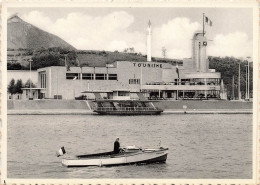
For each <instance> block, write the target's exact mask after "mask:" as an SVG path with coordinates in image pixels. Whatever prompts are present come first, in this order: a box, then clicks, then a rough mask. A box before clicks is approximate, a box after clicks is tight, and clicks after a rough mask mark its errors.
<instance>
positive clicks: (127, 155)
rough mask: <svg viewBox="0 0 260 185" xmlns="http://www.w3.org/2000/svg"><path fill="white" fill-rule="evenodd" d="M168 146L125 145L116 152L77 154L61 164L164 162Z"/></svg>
mask: <svg viewBox="0 0 260 185" xmlns="http://www.w3.org/2000/svg"><path fill="white" fill-rule="evenodd" d="M167 154H168V148H163V147H160V148H156V149H148V148H146V149H145V148H136V147H127V148H124V150H123V151H122V152H120V153H118V154H115V153H114V152H105V153H97V154H88V155H78V156H76V157H75V158H71V159H66V158H64V159H62V165H64V166H66V167H86V166H115V165H129V164H148V163H165V162H166V159H167Z"/></svg>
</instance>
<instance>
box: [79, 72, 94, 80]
mask: <svg viewBox="0 0 260 185" xmlns="http://www.w3.org/2000/svg"><path fill="white" fill-rule="evenodd" d="M82 79H83V80H93V79H94V74H93V73H82Z"/></svg>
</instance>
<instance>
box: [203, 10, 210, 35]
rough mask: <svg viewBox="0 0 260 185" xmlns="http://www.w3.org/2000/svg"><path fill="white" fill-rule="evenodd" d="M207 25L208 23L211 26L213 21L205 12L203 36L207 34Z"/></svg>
mask: <svg viewBox="0 0 260 185" xmlns="http://www.w3.org/2000/svg"><path fill="white" fill-rule="evenodd" d="M205 25H208V26H210V27H211V26H212V21H211V20H210V19H209V18H208V17H207V16H205V13H203V37H204V35H205Z"/></svg>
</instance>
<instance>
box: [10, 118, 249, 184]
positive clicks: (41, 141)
mask: <svg viewBox="0 0 260 185" xmlns="http://www.w3.org/2000/svg"><path fill="white" fill-rule="evenodd" d="M116 137H120V142H121V146H127V145H136V146H142V147H157V146H159V143H160V142H161V145H162V146H164V147H168V148H169V154H168V158H167V161H166V163H165V164H148V165H130V166H117V167H86V168H66V167H63V166H62V165H61V158H57V157H56V151H57V150H58V149H59V148H60V147H61V146H65V149H66V151H67V154H68V155H76V154H85V153H95V152H105V151H111V150H112V149H113V142H114V140H115V139H116ZM67 154H66V155H67ZM7 155H8V159H7V160H8V162H7V168H8V169H7V171H8V172H7V175H8V177H9V178H86V179H87V178H191V179H198V178H216V179H218V178H219V179H224V178H227V179H236V178H239V179H248V178H252V176H251V174H252V114H230V115H228V114H187V115H183V114H163V115H159V116H99V115H10V116H8V154H7Z"/></svg>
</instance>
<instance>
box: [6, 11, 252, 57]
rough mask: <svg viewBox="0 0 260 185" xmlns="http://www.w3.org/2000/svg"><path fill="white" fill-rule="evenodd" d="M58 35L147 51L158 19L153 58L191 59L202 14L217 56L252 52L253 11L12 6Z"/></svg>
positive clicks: (92, 45)
mask: <svg viewBox="0 0 260 185" xmlns="http://www.w3.org/2000/svg"><path fill="white" fill-rule="evenodd" d="M14 13H18V15H19V16H20V17H21V18H22V19H23V20H25V21H27V22H29V23H31V24H33V25H35V26H37V27H39V28H41V29H43V30H45V31H48V32H50V33H53V34H55V35H57V36H59V37H61V38H62V39H64V40H65V41H67V42H68V43H70V44H71V45H73V46H74V47H75V48H77V49H85V50H107V51H114V50H118V51H123V50H124V49H125V48H128V47H134V49H135V51H136V52H141V53H143V54H146V28H147V23H148V21H149V19H150V20H151V22H152V56H156V57H162V47H165V48H166V49H167V57H169V58H188V57H191V39H192V35H193V33H194V32H195V31H197V30H202V13H205V15H206V16H207V17H209V19H210V20H211V21H212V22H213V26H212V27H209V26H206V27H205V28H206V32H207V34H206V36H207V38H208V39H209V40H211V41H209V44H208V50H207V54H208V55H211V56H234V57H247V56H252V52H253V44H252V39H253V36H252V34H253V31H252V27H253V23H252V22H253V21H252V20H253V17H252V9H246V8H236V9H231V8H10V9H8V14H9V15H12V14H14Z"/></svg>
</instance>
